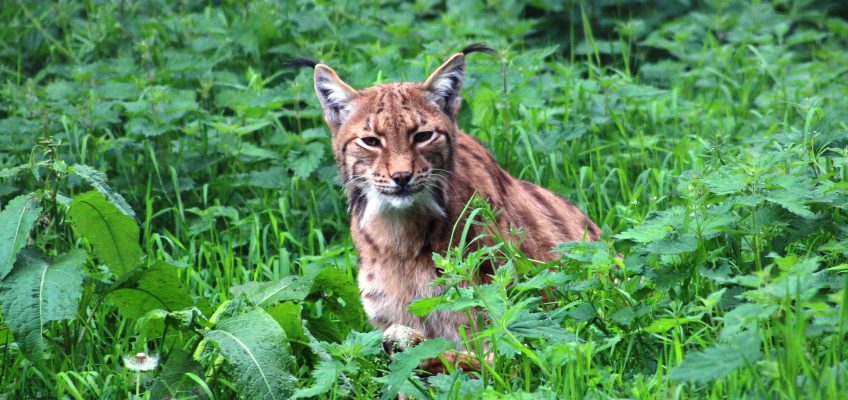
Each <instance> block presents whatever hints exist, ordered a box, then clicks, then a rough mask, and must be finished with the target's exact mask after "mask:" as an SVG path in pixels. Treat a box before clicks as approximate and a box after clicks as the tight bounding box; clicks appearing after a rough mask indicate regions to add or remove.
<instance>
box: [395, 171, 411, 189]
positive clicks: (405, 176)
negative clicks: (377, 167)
mask: <svg viewBox="0 0 848 400" xmlns="http://www.w3.org/2000/svg"><path fill="white" fill-rule="evenodd" d="M411 179H412V172H395V173H393V174H392V180H393V181H395V183H397V184H398V186H400V187H404V186H406V184H407V183H409V181H410V180H411Z"/></svg>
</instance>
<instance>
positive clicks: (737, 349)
mask: <svg viewBox="0 0 848 400" xmlns="http://www.w3.org/2000/svg"><path fill="white" fill-rule="evenodd" d="M759 340H760V339H759V337H758V336H745V337H741V338H740V339H739V340H738V341H736V342H734V343H732V344H718V345H715V346H713V347H710V348H707V349H706V350H703V351H697V352H690V353H688V354H687V355H686V357H685V358H684V359H683V362H682V363H680V365H678V366H676V367H674V368H672V369H671V372H670V373H669V375H668V376H669V378H671V379H677V380H681V381H688V382H695V383H707V382H712V381H714V380H716V379H721V378H724V377H726V376H728V375H730V374H731V373H732V372H733V371H735V370H737V369H739V368H741V367H744V366H745V365H752V364H753V363H755V362H757V361H759V359H760V358H762V356H763V354H762V353H761V352H760V342H759Z"/></svg>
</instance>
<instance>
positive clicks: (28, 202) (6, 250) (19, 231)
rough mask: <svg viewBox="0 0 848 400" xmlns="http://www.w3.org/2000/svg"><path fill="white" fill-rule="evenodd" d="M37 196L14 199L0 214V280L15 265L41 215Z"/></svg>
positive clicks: (29, 195)
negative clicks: (16, 258)
mask: <svg viewBox="0 0 848 400" xmlns="http://www.w3.org/2000/svg"><path fill="white" fill-rule="evenodd" d="M38 203H39V196H38V195H37V194H35V193H30V194H25V195H22V196H18V197H15V198H14V199H12V201H10V202H9V204H7V205H6V208H4V209H3V211H2V212H0V279H3V278H5V277H6V275H8V274H9V271H11V270H12V266H13V265H14V264H15V257H17V255H18V252H20V251H21V249H22V248H23V247H24V246H25V245H26V243H27V239H29V234H30V232H31V231H32V228H33V226H35V221H36V220H37V219H38V215H39V214H41V206H40V205H39V204H38Z"/></svg>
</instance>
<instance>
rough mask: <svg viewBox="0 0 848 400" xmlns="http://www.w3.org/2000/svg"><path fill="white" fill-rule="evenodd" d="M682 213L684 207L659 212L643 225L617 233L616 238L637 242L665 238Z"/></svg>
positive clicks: (648, 241)
mask: <svg viewBox="0 0 848 400" xmlns="http://www.w3.org/2000/svg"><path fill="white" fill-rule="evenodd" d="M682 213H683V209H682V208H680V207H675V208H673V209H671V210H667V211H662V212H659V213H657V214H656V215H655V216H654V217H653V218H651V219H648V220H647V221H645V222H644V223H643V224H642V225H639V226H637V227H635V228H631V229H628V230H626V231H624V232H622V233H619V234H618V235H615V238H616V239H620V240H621V239H626V240H632V241H634V242H637V243H650V242H654V241H657V240H661V239H664V238H665V237H666V236H668V235H669V233H671V232H672V230H673V226H674V225H675V224H676V223H677V222H678V219H679V217H680V216H681V215H682Z"/></svg>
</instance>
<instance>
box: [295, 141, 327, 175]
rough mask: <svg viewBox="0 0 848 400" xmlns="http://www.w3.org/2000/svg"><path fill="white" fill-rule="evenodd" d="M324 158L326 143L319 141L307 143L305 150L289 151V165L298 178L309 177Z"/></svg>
mask: <svg viewBox="0 0 848 400" xmlns="http://www.w3.org/2000/svg"><path fill="white" fill-rule="evenodd" d="M323 158H324V145H323V144H322V143H319V142H312V143H309V144H307V145H306V146H305V147H304V149H303V151H301V152H296V153H295V152H292V153H289V159H288V161H289V166H290V167H291V169H292V172H294V175H295V176H297V177H298V178H307V177H309V175H311V174H312V172H313V171H315V169H316V168H318V166H319V165H321V160H322V159H323Z"/></svg>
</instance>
